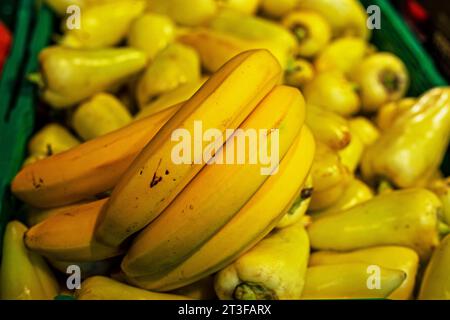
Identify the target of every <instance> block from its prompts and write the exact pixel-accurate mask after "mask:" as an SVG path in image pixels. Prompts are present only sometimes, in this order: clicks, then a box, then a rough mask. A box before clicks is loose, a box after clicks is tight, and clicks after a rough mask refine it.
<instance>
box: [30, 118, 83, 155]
mask: <svg viewBox="0 0 450 320" xmlns="http://www.w3.org/2000/svg"><path fill="white" fill-rule="evenodd" d="M79 144H80V141H79V140H78V139H77V138H75V137H74V136H73V135H72V134H71V133H70V132H69V131H68V130H67V129H66V128H64V127H63V126H61V125H59V124H57V123H51V124H48V125H46V126H45V127H44V128H42V129H41V130H39V131H38V132H37V133H36V134H35V135H34V136H33V137H32V138H31V139H30V142H29V143H28V152H29V153H30V155H35V156H39V155H40V156H44V157H50V156H52V155H54V154H57V153H61V152H63V151H66V150H69V149H71V148H73V147H76V146H77V145H79Z"/></svg>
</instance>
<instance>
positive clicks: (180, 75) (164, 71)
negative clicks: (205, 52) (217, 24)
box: [136, 43, 201, 107]
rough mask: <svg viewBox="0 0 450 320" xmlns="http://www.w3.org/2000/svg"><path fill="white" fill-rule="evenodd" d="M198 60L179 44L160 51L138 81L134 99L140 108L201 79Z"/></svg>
mask: <svg viewBox="0 0 450 320" xmlns="http://www.w3.org/2000/svg"><path fill="white" fill-rule="evenodd" d="M200 63H201V62H200V58H199V56H198V54H197V52H196V51H195V50H193V49H192V48H190V47H188V46H185V45H183V44H179V43H173V44H170V45H169V46H168V47H167V48H166V49H164V50H162V51H161V52H160V53H159V54H158V55H157V56H156V57H155V59H154V60H153V62H152V63H151V64H150V65H149V66H148V68H147V70H145V72H144V74H143V75H142V77H141V78H140V79H139V82H138V84H137V89H136V98H137V101H138V103H139V105H140V106H141V107H143V106H144V105H146V104H148V103H149V102H151V100H152V99H154V98H156V97H158V96H160V95H162V94H164V93H167V92H170V91H172V90H174V89H176V88H177V87H179V86H180V85H183V84H185V83H188V82H193V81H198V80H200V77H201V67H200Z"/></svg>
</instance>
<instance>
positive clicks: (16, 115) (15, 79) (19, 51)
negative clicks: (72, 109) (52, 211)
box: [0, 0, 54, 245]
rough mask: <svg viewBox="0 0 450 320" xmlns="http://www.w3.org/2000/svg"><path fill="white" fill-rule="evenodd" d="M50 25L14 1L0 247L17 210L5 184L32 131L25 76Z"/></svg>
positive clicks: (2, 116) (4, 86)
mask: <svg viewBox="0 0 450 320" xmlns="http://www.w3.org/2000/svg"><path fill="white" fill-rule="evenodd" d="M5 4H6V5H9V3H5ZM3 5H4V4H3V3H2V4H1V6H2V9H3ZM7 10H9V9H7ZM53 23H54V17H53V15H52V13H51V11H50V10H49V9H48V8H46V7H40V6H37V5H36V4H35V3H34V2H33V1H30V0H20V1H18V4H17V9H16V23H15V26H14V28H13V32H14V41H13V46H12V50H11V53H10V56H9V58H8V60H7V62H6V64H5V67H4V70H3V75H2V78H1V79H0V245H1V241H2V239H3V236H2V235H3V231H4V228H5V225H6V223H7V221H8V220H9V219H10V217H11V215H13V214H14V213H15V210H17V206H16V205H15V199H14V197H12V196H11V194H10V192H9V184H10V181H11V179H12V178H13V177H14V175H15V173H16V172H17V171H18V170H19V169H20V166H21V164H22V162H23V158H24V154H25V152H26V145H27V140H28V138H29V136H30V135H31V133H32V131H33V128H34V109H35V103H36V101H37V99H38V97H37V92H36V88H35V87H34V85H33V84H31V83H29V82H28V81H27V80H26V75H27V74H29V73H31V72H33V71H36V70H37V69H38V61H37V57H38V53H39V52H40V51H41V49H42V48H44V47H45V46H47V45H48V44H49V43H50V41H51V35H52V33H53Z"/></svg>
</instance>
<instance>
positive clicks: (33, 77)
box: [27, 72, 45, 89]
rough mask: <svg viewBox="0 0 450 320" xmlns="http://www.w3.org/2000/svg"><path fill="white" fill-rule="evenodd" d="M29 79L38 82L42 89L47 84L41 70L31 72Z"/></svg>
mask: <svg viewBox="0 0 450 320" xmlns="http://www.w3.org/2000/svg"><path fill="white" fill-rule="evenodd" d="M27 80H28V81H30V82H31V83H34V84H36V85H37V86H38V87H39V88H41V89H42V88H43V87H44V86H45V84H44V79H43V78H42V74H40V73H39V72H35V73H30V74H29V75H28V76H27Z"/></svg>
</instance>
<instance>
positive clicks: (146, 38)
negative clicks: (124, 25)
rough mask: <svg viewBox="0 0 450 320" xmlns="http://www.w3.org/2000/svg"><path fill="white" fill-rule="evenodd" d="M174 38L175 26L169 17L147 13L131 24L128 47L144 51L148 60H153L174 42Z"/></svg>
mask: <svg viewBox="0 0 450 320" xmlns="http://www.w3.org/2000/svg"><path fill="white" fill-rule="evenodd" d="M175 36H176V26H175V23H174V22H173V21H172V20H171V19H170V18H169V17H167V16H165V15H162V14H157V13H152V12H147V13H146V14H144V15H142V16H140V17H138V18H137V19H136V20H134V21H133V23H132V24H131V27H130V32H129V33H128V45H129V46H130V47H132V48H136V49H139V50H142V51H144V52H145V53H146V54H147V56H148V58H149V60H153V59H154V58H155V57H156V55H157V54H158V53H159V52H160V51H161V50H164V49H165V48H166V47H167V46H168V45H169V44H170V43H172V42H173V41H174V40H175ZM150 39H151V41H150Z"/></svg>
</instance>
